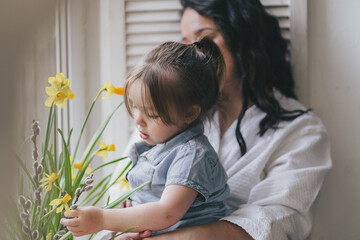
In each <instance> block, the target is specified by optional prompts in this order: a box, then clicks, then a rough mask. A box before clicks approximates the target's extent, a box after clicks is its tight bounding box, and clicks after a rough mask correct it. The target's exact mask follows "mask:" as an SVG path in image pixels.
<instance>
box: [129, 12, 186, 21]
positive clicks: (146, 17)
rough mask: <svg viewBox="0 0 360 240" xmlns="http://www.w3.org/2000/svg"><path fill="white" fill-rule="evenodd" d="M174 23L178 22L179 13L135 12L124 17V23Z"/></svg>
mask: <svg viewBox="0 0 360 240" xmlns="http://www.w3.org/2000/svg"><path fill="white" fill-rule="evenodd" d="M168 21H171V22H174V21H180V12H178V11H166V12H158V11H153V12H140V13H138V12H136V13H128V14H127V15H126V23H144V22H145V23H146V22H147V23H149V22H168Z"/></svg>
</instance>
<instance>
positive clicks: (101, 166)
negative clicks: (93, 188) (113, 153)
mask: <svg viewBox="0 0 360 240" xmlns="http://www.w3.org/2000/svg"><path fill="white" fill-rule="evenodd" d="M126 158H127V157H122V158H119V159H116V160H114V161H111V162H108V163H104V164H102V165H100V166H99V167H97V168H95V169H94V170H92V172H95V171H97V170H99V169H100V168H103V167H105V166H107V165H110V164H113V163H117V162H120V161H121V160H124V159H126Z"/></svg>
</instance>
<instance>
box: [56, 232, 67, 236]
mask: <svg viewBox="0 0 360 240" xmlns="http://www.w3.org/2000/svg"><path fill="white" fill-rule="evenodd" d="M65 233H66V232H65V230H60V231H59V232H58V233H57V235H59V236H60V237H61V236H63V235H64V234H65Z"/></svg>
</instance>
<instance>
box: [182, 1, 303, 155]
mask: <svg viewBox="0 0 360 240" xmlns="http://www.w3.org/2000/svg"><path fill="white" fill-rule="evenodd" d="M181 4H182V6H183V11H184V10H185V9H186V8H191V9H194V10H195V11H197V12H198V13H199V14H200V15H202V16H205V17H210V18H211V19H213V20H214V23H215V25H216V27H217V30H218V31H219V32H220V33H221V34H222V36H223V37H224V40H225V43H226V46H227V48H228V50H229V51H230V52H231V53H233V56H234V57H235V61H236V63H235V64H236V68H237V69H238V72H239V81H240V90H241V92H242V97H243V106H242V110H241V112H240V114H239V116H238V121H237V127H236V138H237V141H238V143H239V146H240V149H241V153H242V154H243V155H244V154H245V153H246V143H245V140H244V138H243V136H242V134H241V132H240V123H241V120H242V118H243V117H244V115H245V111H246V109H247V108H248V107H249V104H250V103H254V104H255V105H256V106H257V107H258V108H259V109H261V110H262V111H263V112H265V113H266V116H265V117H264V118H263V119H262V120H261V121H260V125H259V128H260V131H259V133H258V134H259V135H260V136H262V135H264V133H265V132H266V131H267V130H268V129H276V128H277V126H278V124H279V122H281V121H291V120H293V119H295V118H297V117H298V116H300V115H302V114H304V113H306V112H307V111H303V110H293V111H288V110H286V109H283V108H282V107H281V106H280V104H279V102H278V101H277V100H276V98H275V96H274V92H273V90H274V89H277V90H278V91H280V92H281V93H282V94H283V95H285V96H286V97H289V98H296V95H295V92H294V80H293V78H292V72H291V67H290V64H289V62H287V61H286V51H287V42H286V41H285V40H284V39H283V37H282V35H281V32H280V27H279V23H278V21H277V19H276V18H275V17H273V16H271V15H269V14H268V13H267V12H266V11H265V9H264V7H263V5H262V4H261V3H260V1H259V0H207V1H204V0H181Z"/></svg>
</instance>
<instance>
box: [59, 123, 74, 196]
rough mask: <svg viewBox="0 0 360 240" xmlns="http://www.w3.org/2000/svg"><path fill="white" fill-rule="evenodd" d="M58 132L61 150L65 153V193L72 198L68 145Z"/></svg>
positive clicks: (61, 133) (62, 135)
mask: <svg viewBox="0 0 360 240" xmlns="http://www.w3.org/2000/svg"><path fill="white" fill-rule="evenodd" d="M58 132H59V133H60V135H61V138H62V141H63V148H64V151H65V156H64V177H65V191H66V192H67V193H68V194H69V195H71V196H72V176H71V163H70V155H69V150H68V145H67V144H66V142H65V138H64V134H63V132H62V131H61V129H58Z"/></svg>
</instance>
